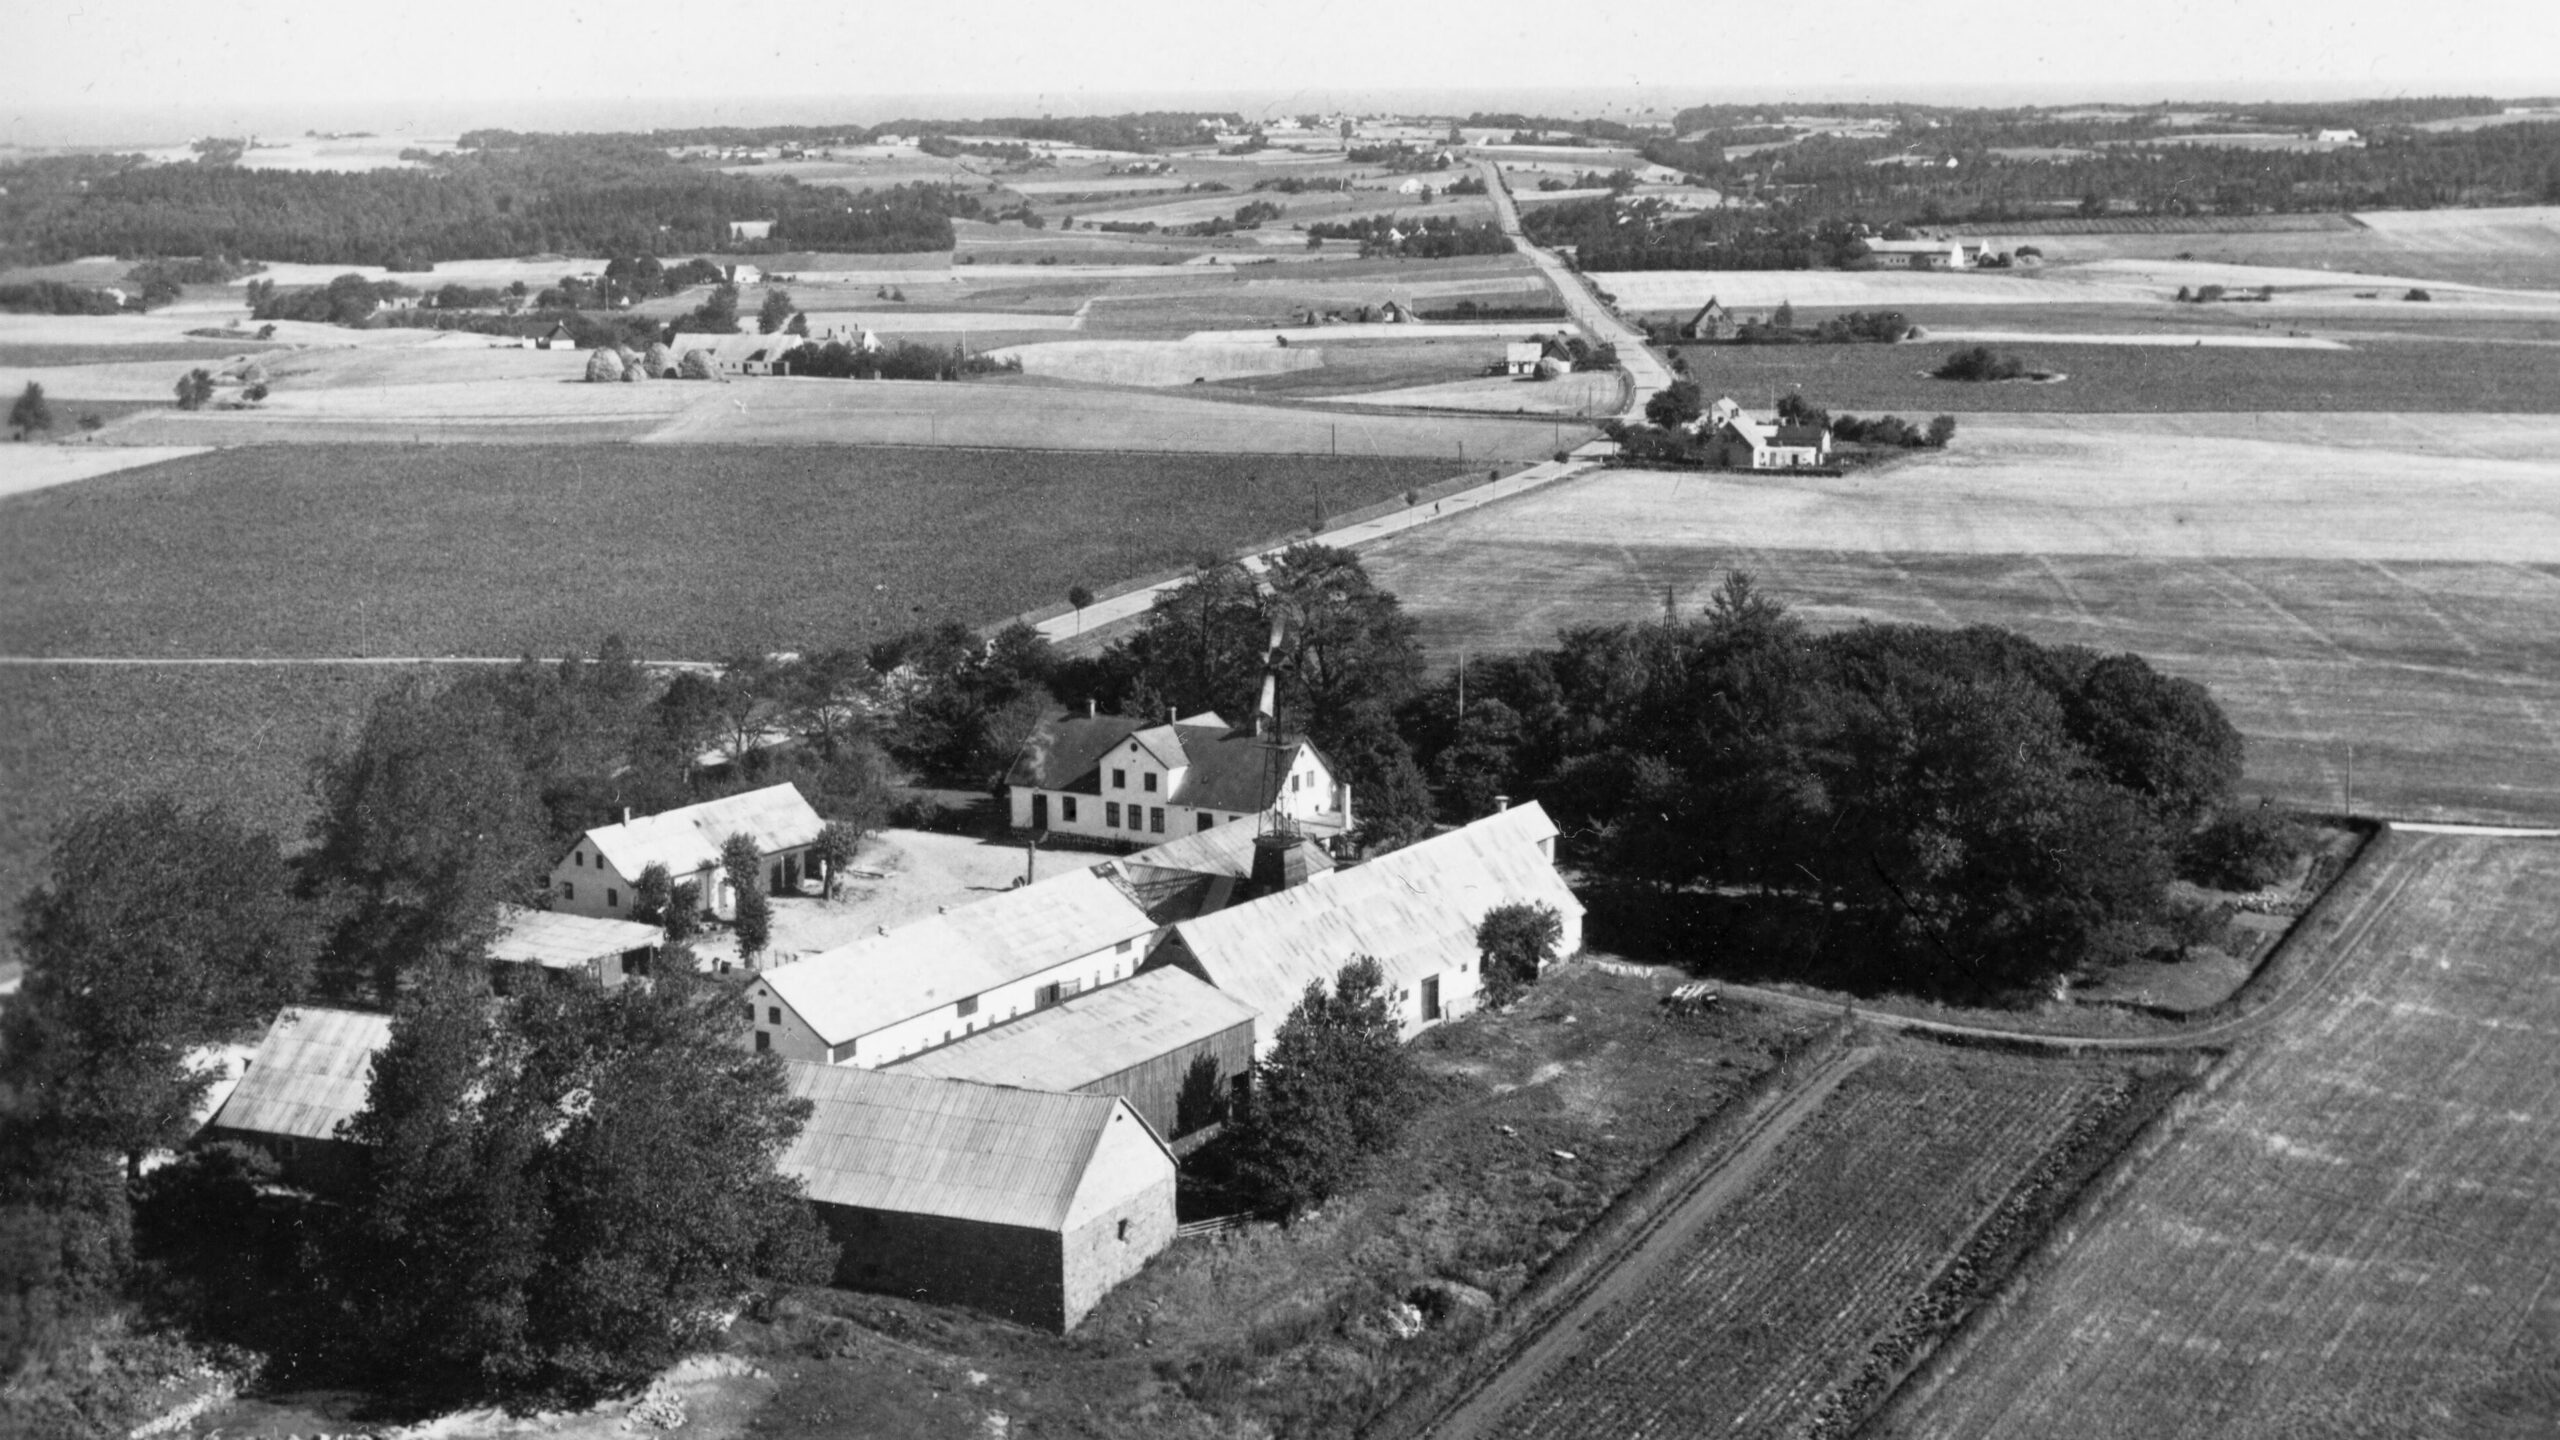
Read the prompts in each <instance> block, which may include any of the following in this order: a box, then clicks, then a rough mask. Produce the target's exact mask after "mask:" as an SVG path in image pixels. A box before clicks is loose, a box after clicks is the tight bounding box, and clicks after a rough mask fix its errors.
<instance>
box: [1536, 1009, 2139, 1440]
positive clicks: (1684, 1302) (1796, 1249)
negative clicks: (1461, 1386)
mask: <svg viewBox="0 0 2560 1440" xmlns="http://www.w3.org/2000/svg"><path fill="white" fill-rule="evenodd" d="M2113 1076H2114V1072H2112V1071H2109V1070H2105V1069H2101V1068H2096V1067H2090V1066H2082V1065H2074V1064H2057V1063H2055V1062H2053V1061H2050V1060H2044V1061H2028V1060H2022V1059H2019V1058H2016V1057H2010V1056H1998V1055H1990V1054H1980V1053H1970V1052H1955V1051H1945V1050H1938V1049H1934V1048H1930V1047H1921V1046H1911V1047H1909V1048H1907V1049H1902V1050H1897V1051H1894V1052H1892V1053H1888V1054H1886V1055H1884V1056H1881V1057H1879V1058H1878V1059H1876V1060H1874V1061H1871V1062H1870V1063H1869V1064H1868V1065H1866V1066H1865V1067H1864V1068H1863V1069H1861V1070H1860V1071H1858V1072H1857V1073H1856V1074H1854V1075H1852V1076H1850V1077H1849V1078H1848V1079H1847V1080H1846V1081H1845V1082H1844V1083H1843V1084H1842V1085H1841V1086H1840V1088H1839V1090H1838V1091H1836V1092H1835V1093H1834V1094H1833V1095H1832V1096H1831V1098H1830V1099H1829V1100H1828V1101H1827V1102H1826V1103H1825V1104H1824V1106H1823V1108H1822V1110H1821V1112H1820V1113H1819V1114H1818V1115H1816V1116H1815V1117H1813V1118H1812V1119H1810V1120H1808V1121H1807V1122H1806V1123H1805V1124H1803V1125H1802V1126H1800V1127H1799V1128H1798V1129H1797V1130H1796V1131H1795V1132H1794V1133H1793V1134H1791V1135H1789V1136H1788V1137H1787V1139H1786V1140H1785V1142H1784V1144H1783V1146H1782V1148H1781V1151H1780V1153H1779V1155H1777V1156H1775V1157H1773V1159H1772V1162H1771V1164H1770V1165H1769V1166H1768V1168H1767V1169H1766V1170H1765V1171H1764V1172H1763V1173H1762V1174H1761V1175H1760V1176H1758V1177H1756V1179H1755V1181H1754V1183H1753V1185H1752V1188H1751V1190H1750V1191H1749V1193H1747V1194H1746V1195H1744V1196H1742V1197H1741V1198H1739V1199H1738V1200H1736V1201H1735V1202H1734V1203H1733V1204H1732V1205H1730V1206H1729V1207H1727V1208H1725V1209H1724V1210H1722V1211H1720V1212H1719V1213H1717V1214H1716V1215H1715V1216H1714V1217H1712V1219H1710V1220H1709V1221H1708V1222H1707V1226H1706V1228H1705V1230H1704V1231H1703V1232H1702V1233H1701V1239H1700V1242H1699V1244H1698V1245H1696V1246H1695V1247H1693V1248H1692V1249H1691V1250H1689V1251H1688V1252H1687V1253H1685V1254H1684V1255H1682V1256H1680V1257H1678V1258H1677V1259H1675V1260H1674V1261H1673V1262H1671V1263H1668V1264H1663V1265H1659V1266H1657V1267H1656V1268H1655V1269H1654V1271H1653V1272H1652V1273H1651V1274H1650V1275H1648V1276H1646V1277H1643V1278H1642V1279H1641V1280H1640V1281H1638V1282H1637V1283H1636V1285H1635V1286H1634V1287H1633V1289H1632V1290H1631V1292H1630V1293H1629V1295H1628V1298H1627V1299H1625V1300H1623V1301H1621V1302H1620V1303H1618V1304H1616V1305H1613V1306H1611V1307H1609V1308H1608V1309H1606V1310H1603V1311H1601V1312H1600V1313H1599V1314H1597V1315H1596V1316H1594V1317H1592V1318H1591V1319H1590V1320H1589V1321H1588V1322H1587V1323H1586V1324H1585V1326H1584V1328H1583V1332H1582V1336H1581V1343H1580V1345H1579V1346H1578V1348H1577V1350H1576V1352H1575V1353H1574V1354H1572V1355H1571V1356H1569V1357H1568V1358H1565V1359H1564V1360H1562V1361H1561V1362H1560V1363H1558V1364H1556V1365H1554V1366H1553V1367H1552V1368H1550V1369H1549V1370H1548V1372H1547V1373H1546V1374H1545V1375H1543V1376H1541V1377H1540V1378H1539V1379H1538V1380H1537V1381H1536V1382H1535V1383H1534V1384H1532V1385H1531V1386H1529V1387H1528V1388H1527V1389H1526V1390H1525V1392H1524V1393H1523V1395H1522V1397H1521V1399H1520V1401H1519V1402H1518V1403H1517V1404H1515V1405H1514V1406H1513V1407H1512V1408H1511V1410H1510V1412H1509V1413H1508V1414H1506V1415H1504V1416H1503V1417H1502V1419H1501V1420H1500V1422H1499V1423H1498V1424H1496V1425H1495V1426H1493V1427H1491V1429H1490V1430H1489V1431H1488V1433H1494V1434H1501V1435H1505V1436H1517V1437H1522V1440H1589V1437H1593V1436H1599V1435H1607V1436H1611V1437H1645V1436H1666V1437H1667V1436H1692V1435H1718V1436H1754V1435H1785V1434H1794V1433H1798V1432H1801V1431H1802V1430H1803V1429H1804V1428H1805V1427H1806V1426H1807V1425H1808V1424H1809V1423H1811V1421H1812V1420H1813V1419H1814V1417H1815V1416H1816V1415H1817V1413H1818V1412H1819V1411H1820V1410H1821V1408H1822V1402H1823V1400H1824V1399H1825V1397H1827V1396H1829V1395H1830V1394H1831V1393H1832V1392H1833V1391H1834V1390H1835V1389H1837V1388H1838V1387H1839V1386H1841V1385H1842V1384H1843V1383H1845V1382H1846V1381H1848V1380H1849V1379H1850V1378H1851V1377H1852V1376H1853V1375H1854V1374H1855V1373H1856V1372H1857V1370H1858V1369H1859V1367H1860V1365H1861V1364H1862V1362H1864V1361H1865V1360H1866V1358H1867V1356H1868V1353H1869V1351H1870V1350H1871V1349H1872V1348H1873V1347H1874V1346H1875V1344H1876V1343H1877V1341H1878V1340H1879V1338H1881V1336H1882V1335H1883V1334H1884V1332H1885V1331H1886V1330H1887V1328H1888V1327H1889V1326H1891V1325H1892V1323H1893V1322H1894V1320H1895V1318H1896V1317H1897V1316H1898V1315H1899V1314H1900V1313H1901V1312H1902V1310H1903V1308H1904V1307H1905V1306H1907V1305H1909V1304H1910V1303H1911V1302H1912V1301H1913V1300H1914V1299H1915V1298H1916V1297H1917V1296H1919V1295H1920V1294H1921V1293H1922V1292H1923V1291H1924V1290H1926V1289H1927V1287H1928V1286H1929V1284H1930V1281H1931V1280H1932V1279H1933V1278H1934V1277H1935V1276H1936V1275H1937V1274H1938V1272H1939V1271H1940V1269H1941V1268H1942V1267H1943V1266H1944V1265H1945V1264H1946V1263H1947V1261H1948V1260H1949V1259H1950V1258H1951V1256H1952V1255H1953V1254H1954V1253H1955V1252H1956V1251H1957V1250H1958V1249H1959V1248H1961V1247H1962V1245H1963V1244H1964V1242H1965V1240H1966V1238H1967V1237H1968V1236H1969V1235H1970V1233H1971V1232H1972V1230H1973V1228H1974V1226H1975V1225H1977V1224H1979V1223H1980V1222H1981V1220H1982V1219H1983V1217H1984V1216H1985V1215H1987V1214H1988V1213H1989V1212H1991V1211H1992V1210H1993V1209H1994V1208H1995V1207H1996V1206H1998V1205H1999V1203H2000V1202H2001V1200H2002V1198H2003V1197H2005V1196H2006V1195H2007V1194H2008V1193H2009V1192H2010V1191H2011V1190H2012V1189H2013V1188H2014V1187H2016V1186H2017V1185H2018V1184H2019V1183H2020V1181H2021V1180H2022V1179H2024V1178H2025V1177H2026V1176H2027V1175H2028V1174H2029V1173H2030V1172H2031V1171H2033V1170H2034V1169H2035V1167H2036V1166H2037V1164H2038V1163H2039V1161H2040V1159H2041V1158H2042V1157H2043V1156H2044V1155H2045V1153H2046V1152H2047V1151H2048V1150H2049V1149H2051V1148H2052V1147H2053V1146H2055V1145H2056V1144H2057V1143H2058V1142H2060V1141H2061V1140H2062V1138H2063V1137H2064V1135H2065V1134H2066V1132H2068V1131H2069V1130H2070V1128H2071V1126H2072V1124H2073V1121H2074V1119H2075V1117H2077V1116H2078V1115H2079V1114H2080V1113H2081V1111H2082V1110H2083V1109H2085V1108H2087V1107H2089V1106H2090V1105H2092V1104H2094V1103H2097V1101H2098V1100H2099V1097H2100V1095H2101V1093H2102V1092H2104V1091H2106V1090H2108V1088H2109V1087H2110V1086H2111V1084H2112V1083H2113Z"/></svg>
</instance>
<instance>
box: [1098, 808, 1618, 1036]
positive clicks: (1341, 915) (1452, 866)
mask: <svg viewBox="0 0 2560 1440" xmlns="http://www.w3.org/2000/svg"><path fill="white" fill-rule="evenodd" d="M1555 842H1556V826H1555V822H1554V821H1553V820H1550V819H1548V818H1547V812H1546V811H1545V809H1544V808H1542V807H1540V806H1539V805H1538V804H1537V803H1536V802H1534V801H1533V802H1531V803H1529V804H1526V805H1516V806H1513V807H1512V808H1511V809H1508V810H1505V811H1502V812H1501V813H1499V814H1496V815H1489V816H1487V817H1485V818H1484V819H1482V820H1478V821H1476V822H1475V823H1473V824H1471V825H1462V826H1460V827H1459V828H1457V829H1455V830H1451V831H1449V832H1447V833H1445V834H1441V835H1435V836H1432V837H1431V838H1430V839H1428V840H1422V841H1417V842H1416V843H1414V844H1412V845H1408V846H1406V847H1405V848H1404V849H1402V850H1397V851H1394V852H1392V853H1389V854H1386V855H1382V856H1380V857H1378V858H1377V859H1375V860H1371V861H1369V862H1367V863H1365V864H1361V865H1353V866H1347V867H1344V868H1342V869H1338V870H1330V871H1325V872H1322V873H1318V874H1315V875H1312V876H1310V877H1308V878H1307V879H1306V880H1304V881H1303V882H1301V883H1297V884H1293V885H1290V886H1289V887H1288V888H1286V889H1281V890H1278V891H1276V892H1274V893H1271V894H1266V895H1263V896H1261V897H1260V898H1258V899H1254V900H1250V901H1247V902H1245V903H1243V904H1239V905H1231V906H1229V907H1227V908H1226V909H1223V910H1219V911H1217V912H1215V913H1214V914H1207V915H1202V916H1200V917H1199V918H1198V919H1195V920H1185V921H1182V922H1180V923H1178V924H1176V925H1175V926H1174V927H1173V933H1172V934H1171V935H1170V936H1168V937H1167V938H1166V939H1165V940H1164V942H1163V943H1162V944H1161V945H1159V946H1158V947H1157V951H1156V957H1155V958H1154V959H1153V960H1151V961H1150V962H1149V968H1150V969H1153V968H1155V967H1157V966H1159V965H1175V966H1180V967H1181V968H1182V969H1185V970H1188V971H1190V972H1191V973H1192V974H1194V975H1196V976H1198V977H1200V978H1201V979H1203V980H1206V981H1208V982H1209V983H1210V984H1212V985H1215V986H1217V987H1218V988H1219V989H1221V990H1224V991H1226V992H1227V993H1228V994H1230V995H1232V996H1234V997H1236V998H1237V999H1239V1000H1241V1001H1243V1002H1244V1003H1245V1004H1246V1005H1247V1006H1249V1007H1251V1008H1252V1010H1253V1012H1254V1049H1255V1052H1256V1054H1262V1053H1267V1052H1268V1051H1269V1050H1270V1048H1271V1044H1272V1041H1273V1039H1274V1038H1275V1037H1276V1036H1277V1034H1278V1032H1279V1029H1280V1025H1281V1022H1282V1021H1284V1020H1286V1019H1288V1018H1289V1011H1290V1010H1291V1009H1292V1008H1294V1007H1295V1006H1296V1005H1297V1003H1298V1001H1299V999H1300V997H1302V996H1303V995H1304V994H1305V993H1306V989H1307V986H1308V985H1309V984H1311V983H1321V984H1324V985H1326V986H1331V985H1332V983H1333V980H1334V977H1335V976H1336V975H1337V974H1338V973H1340V971H1341V969H1342V967H1343V966H1344V965H1345V964H1347V963H1348V962H1350V961H1351V960H1353V959H1355V958H1357V957H1359V956H1362V955H1366V956H1369V957H1370V958H1372V959H1374V960H1376V961H1377V962H1378V965H1379V967H1380V968H1381V969H1383V970H1384V971H1385V972H1386V985H1387V992H1388V995H1389V997H1390V1004H1391V1005H1392V1006H1393V1007H1394V1009H1395V1012H1396V1017H1397V1021H1398V1024H1399V1025H1400V1026H1401V1028H1402V1031H1403V1034H1404V1037H1405V1038H1406V1039H1408V1040H1409V1039H1411V1038H1413V1037H1414V1036H1415V1035H1417V1034H1419V1033H1421V1032H1422V1031H1423V1030H1424V1029H1425V1028H1427V1027H1429V1026H1432V1025H1436V1024H1438V1023H1440V1022H1441V1021H1443V1020H1454V1019H1456V1018H1458V1017H1459V1016H1461V1015H1464V1014H1467V1013H1468V1012H1470V1011H1472V1010H1474V1009H1475V1008H1476V1003H1477V1000H1476V997H1477V992H1478V990H1479V988H1480V986H1481V982H1482V979H1483V977H1482V975H1481V973H1480V961H1481V957H1480V955H1479V954H1478V952H1477V949H1476V926H1477V925H1479V924H1481V923H1483V920H1484V917H1485V914H1486V912H1488V911H1490V910H1492V909H1494V908H1495V907H1497V906H1501V905H1512V904H1540V905H1547V906H1551V907H1553V908H1554V910H1555V912H1556V915H1557V917H1558V919H1559V920H1561V921H1562V922H1563V933H1562V934H1561V936H1560V937H1559V938H1558V941H1557V947H1556V953H1557V955H1558V956H1559V957H1562V956H1567V955H1571V954H1573V953H1574V952H1575V951H1577V950H1579V949H1581V948H1582V902H1581V901H1579V900H1577V899H1575V898H1574V894H1573V891H1572V890H1571V889H1570V888H1568V887H1567V886H1566V885H1565V883H1564V878H1563V877H1562V876H1560V875H1558V874H1557V873H1556V869H1555Z"/></svg>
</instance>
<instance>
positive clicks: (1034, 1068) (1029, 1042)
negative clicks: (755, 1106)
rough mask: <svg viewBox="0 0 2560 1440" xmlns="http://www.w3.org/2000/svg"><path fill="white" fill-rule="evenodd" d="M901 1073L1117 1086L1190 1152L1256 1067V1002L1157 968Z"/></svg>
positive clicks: (1081, 1089)
mask: <svg viewBox="0 0 2560 1440" xmlns="http://www.w3.org/2000/svg"><path fill="white" fill-rule="evenodd" d="M893 1068H894V1069H896V1071H897V1072H898V1073H899V1074H901V1075H931V1076H936V1077H939V1078H941V1079H945V1080H977V1081H982V1082H984V1083H987V1084H990V1085H1019V1086H1022V1087H1024V1088H1026V1089H1031V1090H1059V1091H1072V1092H1074V1093H1077V1094H1084V1095H1117V1096H1119V1097H1120V1098H1121V1099H1123V1100H1126V1101H1128V1102H1129V1108H1131V1109H1133V1110H1135V1111H1137V1112H1138V1116H1139V1118H1140V1119H1143V1120H1145V1121H1146V1122H1147V1123H1148V1124H1149V1125H1150V1126H1153V1127H1154V1128H1155V1132H1156V1133H1157V1134H1159V1135H1161V1136H1163V1137H1164V1138H1165V1139H1166V1140H1167V1141H1169V1142H1171V1143H1172V1145H1173V1150H1174V1153H1175V1154H1177V1155H1179V1154H1183V1153H1185V1152H1187V1151H1189V1150H1190V1149H1192V1148H1193V1146H1194V1145H1196V1144H1197V1143H1199V1142H1201V1141H1205V1140H1207V1139H1208V1138H1209V1137H1210V1135H1212V1134H1214V1133H1215V1132H1214V1130H1213V1129H1212V1128H1211V1127H1213V1126H1215V1125H1217V1124H1219V1123H1220V1122H1221V1121H1223V1120H1224V1119H1225V1118H1226V1115H1227V1111H1228V1104H1229V1101H1230V1099H1231V1098H1232V1095H1233V1092H1234V1090H1235V1088H1236V1085H1237V1082H1238V1081H1240V1080H1242V1079H1243V1078H1244V1077H1245V1076H1246V1075H1248V1074H1249V1073H1250V1072H1251V1071H1252V1068H1253V1011H1252V1009H1251V1008H1250V1007H1248V1006H1246V1005H1245V1003H1244V1002H1243V1001H1241V1000H1238V999H1236V998H1235V997H1234V996H1232V995H1226V994H1222V993H1221V992H1219V991H1217V990H1214V989H1212V988H1210V987H1209V986H1208V985H1205V984H1203V983H1201V981H1200V980H1199V978H1198V977H1197V976H1194V975H1192V974H1191V973H1189V972H1188V971H1183V970H1150V971H1148V972H1147V973H1145V974H1143V975H1140V976H1139V977H1137V978H1136V979H1134V980H1131V981H1130V982H1129V983H1127V984H1125V985H1112V986H1107V987H1105V988H1103V989H1101V990H1097V991H1094V992H1093V993H1092V994H1090V995H1079V996H1077V997H1076V998H1075V999H1073V1000H1069V1001H1067V1002H1065V1003H1064V1004H1060V1005H1057V1006H1054V1007H1052V1008H1050V1009H1047V1010H1043V1011H1041V1012H1040V1013H1038V1014H1036V1015H1027V1016H1025V1017H1023V1018H1022V1019H1021V1020H1020V1021H1018V1022H1016V1023H1014V1024H1011V1025H1005V1026H1001V1027H998V1028H997V1029H993V1030H982V1031H980V1032H978V1033H977V1034H976V1035H973V1036H970V1037H969V1038H968V1039H965V1040H961V1041H959V1042H957V1043H955V1044H950V1045H945V1046H943V1047H942V1048H940V1049H938V1050H928V1051H926V1052H925V1053H924V1054H921V1055H918V1056H916V1057H914V1058H913V1059H909V1060H902V1061H898V1062H895V1064H894V1066H893Z"/></svg>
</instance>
